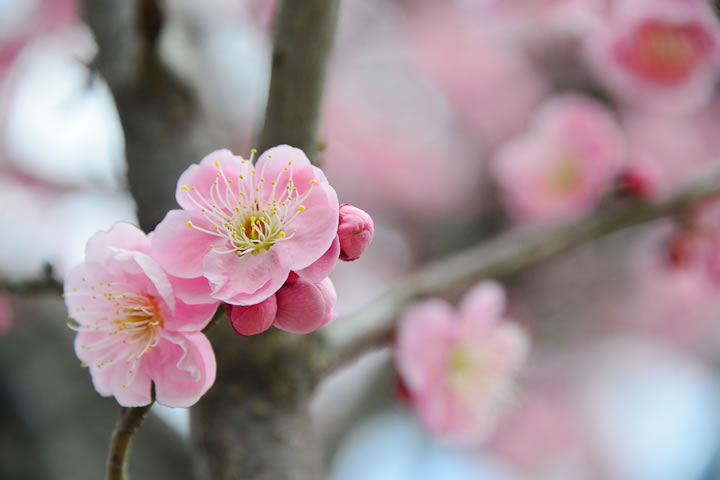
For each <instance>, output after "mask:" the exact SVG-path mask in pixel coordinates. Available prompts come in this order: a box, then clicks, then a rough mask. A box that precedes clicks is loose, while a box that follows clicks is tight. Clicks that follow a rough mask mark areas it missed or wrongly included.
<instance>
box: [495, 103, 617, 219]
mask: <svg viewBox="0 0 720 480" xmlns="http://www.w3.org/2000/svg"><path fill="white" fill-rule="evenodd" d="M623 150H624V145H623V139H622V136H621V132H620V130H619V127H618V125H617V122H616V121H615V119H614V118H613V116H612V114H611V113H610V111H609V110H608V109H607V108H606V107H605V106H604V105H602V104H601V103H598V102H596V101H595V100H592V99H590V98H588V97H584V96H581V95H576V94H566V95H563V96H559V97H554V98H552V99H550V100H548V101H547V102H546V103H545V104H544V105H543V106H541V108H540V109H539V111H538V112H537V113H536V115H535V117H534V123H533V124H532V126H531V127H530V129H529V130H528V131H527V132H525V133H524V134H522V135H520V136H518V137H515V138H513V139H511V140H510V141H508V142H507V143H506V144H504V145H503V146H502V147H501V148H500V149H499V150H498V152H497V153H496V155H495V158H494V159H493V164H492V173H493V175H494V177H495V180H496V182H497V184H498V187H499V188H500V191H501V194H502V197H503V199H504V201H505V204H506V206H507V208H508V209H509V211H510V213H511V214H512V215H513V216H514V217H515V218H516V219H517V220H519V221H522V222H527V223H533V224H552V223H558V222H564V221H569V220H573V219H576V218H578V217H580V216H582V215H584V214H586V213H588V212H589V211H590V210H591V209H592V208H593V207H594V206H595V204H597V202H598V201H599V200H600V199H601V197H602V196H603V194H605V192H606V191H607V190H608V188H609V187H610V185H611V183H612V181H613V179H614V177H615V175H616V173H617V172H618V170H619V168H620V166H621V161H622V160H623Z"/></svg>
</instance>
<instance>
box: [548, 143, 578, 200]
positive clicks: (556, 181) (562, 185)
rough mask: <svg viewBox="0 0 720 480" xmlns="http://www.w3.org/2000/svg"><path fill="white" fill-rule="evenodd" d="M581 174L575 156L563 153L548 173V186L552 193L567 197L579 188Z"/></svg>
mask: <svg viewBox="0 0 720 480" xmlns="http://www.w3.org/2000/svg"><path fill="white" fill-rule="evenodd" d="M581 180H582V174H581V172H580V167H579V166H578V161H577V155H576V154H574V153H571V152H564V153H562V154H561V155H560V157H559V158H558V160H557V162H556V163H555V164H554V165H553V166H552V168H550V171H549V172H548V177H547V181H548V185H549V187H550V190H551V191H552V192H553V193H557V194H560V195H567V194H570V193H572V192H574V191H575V190H577V188H578V187H579V186H580V182H581Z"/></svg>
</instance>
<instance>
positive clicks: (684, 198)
mask: <svg viewBox="0 0 720 480" xmlns="http://www.w3.org/2000/svg"><path fill="white" fill-rule="evenodd" d="M718 194H720V174H715V175H712V176H707V177H705V178H704V179H703V180H701V181H699V182H697V183H696V184H694V185H692V186H690V187H688V188H687V189H685V190H683V191H681V192H680V193H678V194H676V195H674V196H673V197H671V198H668V199H666V200H664V201H660V202H657V203H647V202H641V201H638V202H634V203H631V204H628V205H624V206H623V208H620V209H617V210H613V211H608V212H601V213H598V214H596V215H594V216H592V217H590V218H587V219H585V220H582V221H579V222H577V223H574V224H570V225H565V226H561V227H557V228H552V229H547V230H539V231H538V230H532V231H531V230H526V231H516V232H510V233H507V234H502V235H498V236H496V237H495V238H493V239H490V240H489V241H485V242H483V243H481V244H479V245H476V246H473V247H470V248H468V249H465V250H462V251H460V252H457V253H455V254H453V255H451V256H449V257H447V258H444V259H442V260H438V261H435V262H433V263H430V264H428V265H426V266H424V267H422V268H420V269H419V270H417V271H415V272H413V273H412V274H410V275H408V276H407V277H406V278H405V279H404V280H402V281H399V282H397V283H396V284H395V285H394V286H393V287H392V288H391V289H390V290H389V291H388V292H386V293H385V294H384V295H382V296H381V297H379V298H377V299H376V300H374V301H373V302H372V303H371V304H370V305H368V306H367V307H366V308H364V309H362V310H360V311H358V312H357V313H355V314H352V315H350V316H347V317H345V318H342V319H338V320H337V321H336V322H335V323H334V324H333V325H330V326H329V327H328V328H326V329H325V330H324V333H325V335H326V339H327V340H328V343H329V344H330V345H331V346H332V347H333V348H334V349H335V351H336V354H335V358H334V359H333V360H332V361H331V362H330V363H329V364H328V371H332V370H333V369H335V368H337V367H338V366H340V365H342V364H344V363H346V362H348V361H350V360H352V359H354V358H356V357H357V356H358V355H360V354H361V353H363V352H365V351H366V350H368V349H370V348H372V347H373V346H375V345H378V344H379V343H382V342H384V341H386V340H387V339H389V338H391V336H392V332H393V330H394V327H395V322H396V319H397V316H398V314H399V313H400V312H401V311H402V309H403V308H404V307H405V305H407V303H408V302H411V301H413V300H415V299H418V298H422V297H425V296H429V295H435V296H443V295H445V296H447V295H453V294H455V295H457V294H458V293H460V292H462V291H463V290H465V289H467V288H468V287H470V286H471V285H472V284H473V283H475V282H477V281H478V280H481V279H485V278H496V279H497V278H502V277H506V276H508V275H511V274H514V273H516V272H518V271H520V270H522V269H525V268H527V267H530V266H532V265H535V264H537V263H539V262H542V261H544V260H547V259H548V258H550V257H552V256H554V255H557V254H560V253H562V252H565V251H567V250H570V249H572V248H575V247H578V246H580V245H583V244H586V243H588V242H591V241H593V240H596V239H598V238H601V237H604V236H606V235H610V234H612V233H615V232H618V231H620V230H623V229H625V228H629V227H633V226H637V225H640V224H643V223H646V222H649V221H652V220H656V219H659V218H662V217H666V216H669V215H674V214H678V213H682V212H683V211H685V210H687V208H688V207H690V206H691V205H693V204H694V203H696V202H698V201H700V200H703V199H705V198H708V197H711V196H713V195H718Z"/></svg>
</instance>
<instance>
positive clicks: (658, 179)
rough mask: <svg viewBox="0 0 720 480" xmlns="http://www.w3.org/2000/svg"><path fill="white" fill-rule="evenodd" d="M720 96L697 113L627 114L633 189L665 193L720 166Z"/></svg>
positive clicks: (647, 194)
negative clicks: (719, 132)
mask: <svg viewBox="0 0 720 480" xmlns="http://www.w3.org/2000/svg"><path fill="white" fill-rule="evenodd" d="M718 120H720V102H717V101H716V102H712V103H710V104H709V105H708V106H707V107H706V108H704V109H702V110H701V111H699V112H697V113H694V114H692V115H685V116H667V115H652V114H647V113H644V112H642V111H638V110H630V111H627V112H625V113H624V114H623V115H622V125H623V129H624V131H625V133H626V136H627V144H628V162H627V166H626V167H625V171H624V173H623V178H624V179H625V183H626V186H627V187H628V190H629V193H632V194H635V195H638V196H641V197H647V198H662V197H665V196H667V195H669V194H672V193H674V192H676V191H677V190H679V189H682V188H683V187H686V186H687V184H688V183H689V182H692V181H693V180H697V179H699V178H701V177H702V176H703V175H704V174H706V173H707V172H708V171H711V170H713V169H717V168H719V167H720V143H719V142H718V138H717V137H718V135H717V122H718Z"/></svg>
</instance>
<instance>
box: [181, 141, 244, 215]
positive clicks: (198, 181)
mask: <svg viewBox="0 0 720 480" xmlns="http://www.w3.org/2000/svg"><path fill="white" fill-rule="evenodd" d="M242 161H243V158H242V157H239V156H235V155H233V154H232V152H230V150H216V151H214V152H212V153H210V154H208V155H207V156H206V157H205V158H203V159H202V161H201V162H200V164H199V165H197V164H196V165H190V166H189V167H188V169H187V170H185V172H183V174H182V175H181V176H180V179H179V180H178V187H177V190H176V192H175V199H176V200H177V202H178V204H179V205H180V206H181V207H182V208H184V209H185V210H189V211H194V212H199V211H200V207H198V206H197V204H196V203H195V202H193V201H192V200H191V196H192V197H194V198H195V199H196V200H197V199H198V196H202V197H203V198H205V199H210V189H211V187H212V186H213V184H214V183H215V182H216V181H217V180H218V179H220V180H221V181H219V182H218V187H219V188H220V194H221V195H224V194H225V191H226V188H227V185H226V184H225V182H224V181H223V180H222V177H218V176H217V174H218V173H219V172H220V171H222V173H223V174H224V175H225V178H227V179H229V180H234V179H237V177H238V175H239V174H240V171H241V170H243V169H245V168H244V167H241V162H242ZM215 162H218V163H219V165H220V166H219V167H218V166H216V164H215ZM245 165H247V166H248V167H249V165H250V164H249V162H247V161H246V163H245ZM183 187H187V190H186V189H185V188H183ZM191 187H195V190H191Z"/></svg>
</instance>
